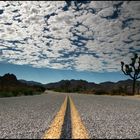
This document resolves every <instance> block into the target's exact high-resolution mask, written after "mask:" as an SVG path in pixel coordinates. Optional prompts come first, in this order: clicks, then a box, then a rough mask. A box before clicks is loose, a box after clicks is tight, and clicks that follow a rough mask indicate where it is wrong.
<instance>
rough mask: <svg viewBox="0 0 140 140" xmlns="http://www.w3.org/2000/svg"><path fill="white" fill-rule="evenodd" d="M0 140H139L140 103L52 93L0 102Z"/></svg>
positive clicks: (93, 96) (122, 98)
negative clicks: (87, 139) (46, 139)
mask: <svg viewBox="0 0 140 140" xmlns="http://www.w3.org/2000/svg"><path fill="white" fill-rule="evenodd" d="M0 138H19V139H21V138H32V139H36V138H84V139H85V138H92V139H96V138H97V139H98V138H102V139H105V138H107V139H112V138H116V139H126V138H129V139H134V138H138V139H140V100H137V99H130V98H126V97H114V96H99V95H82V94H76V93H70V94H68V93H54V92H50V91H48V94H46V95H36V96H23V97H12V98H1V99H0Z"/></svg>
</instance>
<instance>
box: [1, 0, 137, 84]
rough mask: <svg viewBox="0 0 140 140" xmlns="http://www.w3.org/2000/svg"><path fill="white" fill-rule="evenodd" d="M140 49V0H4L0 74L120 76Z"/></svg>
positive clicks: (43, 77)
mask: <svg viewBox="0 0 140 140" xmlns="http://www.w3.org/2000/svg"><path fill="white" fill-rule="evenodd" d="M135 52H137V53H138V55H139V54H140V2H139V1H89V0H87V1H85V0H83V1H82V0H81V1H0V75H3V74H5V73H7V72H9V73H14V74H16V76H17V77H18V78H19V79H25V80H34V81H38V82H42V83H49V82H55V81H58V80H62V79H84V80H88V81H93V82H96V83H99V82H104V81H118V80H122V79H127V78H129V77H126V76H125V75H123V73H122V72H121V66H120V62H121V61H124V62H125V63H129V62H130V60H131V59H130V58H131V57H132V56H133V53H135Z"/></svg>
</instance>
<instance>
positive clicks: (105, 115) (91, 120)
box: [71, 94, 140, 139]
mask: <svg viewBox="0 0 140 140" xmlns="http://www.w3.org/2000/svg"><path fill="white" fill-rule="evenodd" d="M71 97H72V99H73V100H74V103H75V105H76V107H77V109H78V111H79V113H80V116H81V119H82V120H83V123H84V124H85V126H86V128H87V129H88V131H89V134H90V138H93V139H96V138H103V139H115V138H116V139H126V138H129V139H134V138H136V139H140V100H137V99H128V98H126V97H111V96H100V95H77V94H75V95H72V96H71Z"/></svg>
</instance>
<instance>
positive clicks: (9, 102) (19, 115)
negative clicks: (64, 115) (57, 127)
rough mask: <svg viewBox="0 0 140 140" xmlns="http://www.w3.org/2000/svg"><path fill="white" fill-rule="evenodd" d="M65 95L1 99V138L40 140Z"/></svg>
mask: <svg viewBox="0 0 140 140" xmlns="http://www.w3.org/2000/svg"><path fill="white" fill-rule="evenodd" d="M64 98H65V95H63V94H61V95H60V94H47V95H35V96H23V97H10V98H1V99H0V138H6V139H8V138H18V139H22V138H34V139H40V138H41V137H42V135H43V134H44V132H45V130H46V129H47V128H48V127H49V124H50V122H51V121H52V119H53V118H54V116H55V115H56V113H57V112H58V111H59V109H60V106H61V104H62V103H63V101H64Z"/></svg>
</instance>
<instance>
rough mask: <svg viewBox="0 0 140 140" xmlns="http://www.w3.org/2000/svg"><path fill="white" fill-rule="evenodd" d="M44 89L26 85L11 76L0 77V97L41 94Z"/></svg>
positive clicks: (38, 86)
mask: <svg viewBox="0 0 140 140" xmlns="http://www.w3.org/2000/svg"><path fill="white" fill-rule="evenodd" d="M44 91H45V88H44V87H43V86H41V85H27V84H25V83H21V82H20V81H18V80H17V78H16V76H15V75H13V74H5V75H4V76H3V77H0V97H12V96H21V95H25V96H27V95H35V94H41V93H42V92H44Z"/></svg>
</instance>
